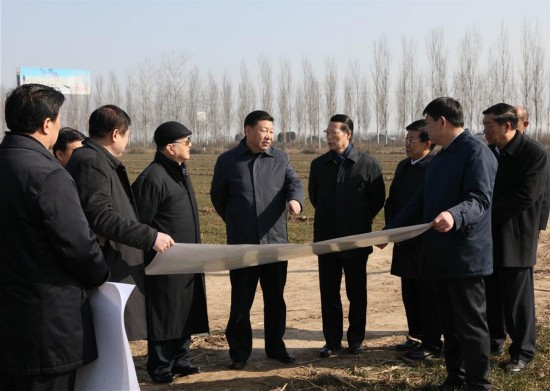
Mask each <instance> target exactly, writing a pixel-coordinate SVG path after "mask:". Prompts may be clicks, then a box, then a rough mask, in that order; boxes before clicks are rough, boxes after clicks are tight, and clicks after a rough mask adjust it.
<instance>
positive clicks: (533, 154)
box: [490, 132, 548, 267]
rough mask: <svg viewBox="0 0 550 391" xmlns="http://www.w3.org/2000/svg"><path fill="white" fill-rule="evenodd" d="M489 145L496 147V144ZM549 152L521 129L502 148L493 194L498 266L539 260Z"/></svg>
mask: <svg viewBox="0 0 550 391" xmlns="http://www.w3.org/2000/svg"><path fill="white" fill-rule="evenodd" d="M490 148H491V150H492V151H493V152H494V151H495V147H494V146H490ZM547 156H548V154H547V153H546V151H545V150H544V149H543V148H542V147H541V146H540V145H539V144H537V143H536V142H534V141H532V140H529V139H528V138H527V137H525V136H524V135H523V134H521V133H519V132H516V135H515V136H514V138H512V140H511V141H510V142H509V143H508V144H507V145H506V146H505V147H504V148H503V150H502V151H500V154H499V156H498V158H497V159H498V170H497V176H496V179H495V188H494V195H493V251H494V257H493V259H494V260H493V262H494V265H495V267H530V266H533V265H534V264H535V263H536V259H537V243H538V231H539V223H540V215H541V207H542V201H543V195H544V192H545V189H546V181H547V178H548V171H547V170H548V164H547Z"/></svg>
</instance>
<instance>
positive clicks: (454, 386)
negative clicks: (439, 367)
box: [422, 380, 466, 391]
mask: <svg viewBox="0 0 550 391" xmlns="http://www.w3.org/2000/svg"><path fill="white" fill-rule="evenodd" d="M465 385H466V383H465V382H463V381H462V382H460V381H449V380H445V381H444V382H443V383H441V384H440V385H438V386H437V385H429V386H426V387H424V388H423V389H422V390H423V391H458V390H463V389H464V387H465Z"/></svg>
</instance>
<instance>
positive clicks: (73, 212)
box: [0, 132, 109, 376]
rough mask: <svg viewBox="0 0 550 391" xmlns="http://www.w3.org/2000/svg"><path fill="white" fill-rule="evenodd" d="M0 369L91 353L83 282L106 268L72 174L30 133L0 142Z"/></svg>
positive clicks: (51, 363) (94, 280) (52, 365)
mask: <svg viewBox="0 0 550 391" xmlns="http://www.w3.org/2000/svg"><path fill="white" fill-rule="evenodd" d="M0 222H1V224H0V248H1V249H2V250H1V251H0V336H1V337H0V374H1V375H15V376H36V375H54V374H60V373H64V372H68V371H72V370H74V369H76V368H78V367H81V366H83V365H84V364H87V363H89V362H91V361H93V360H94V359H95V358H96V357H97V349H96V342H95V334H94V326H93V321H92V312H91V308H90V304H89V302H88V296H87V292H86V289H87V288H92V287H96V286H98V285H101V284H102V283H103V282H104V281H105V280H107V278H108V276H109V270H108V268H107V265H106V264H105V260H104V258H103V254H102V253H101V250H100V248H99V245H98V244H97V241H96V237H95V235H94V234H93V232H92V230H91V229H90V227H89V225H88V222H87V221H86V217H85V216H84V213H83V211H82V208H81V206H80V201H79V199H78V194H77V191H76V187H75V184H74V181H73V180H72V178H71V176H70V175H69V173H67V171H65V170H64V169H63V168H62V167H61V165H60V164H59V163H58V162H57V160H56V159H55V158H54V157H53V155H52V154H51V153H49V152H48V151H47V150H46V149H45V148H44V146H43V145H42V144H40V143H39V142H38V141H37V140H36V139H34V138H32V137H30V136H28V135H26V134H21V133H13V132H12V133H8V134H6V136H5V137H4V140H3V141H2V144H1V145H0Z"/></svg>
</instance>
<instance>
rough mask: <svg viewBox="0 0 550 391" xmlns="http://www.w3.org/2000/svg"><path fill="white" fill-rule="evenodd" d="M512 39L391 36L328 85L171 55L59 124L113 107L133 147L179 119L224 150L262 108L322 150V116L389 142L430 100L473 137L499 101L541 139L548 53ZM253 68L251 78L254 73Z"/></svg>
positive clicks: (82, 103) (304, 65)
mask: <svg viewBox="0 0 550 391" xmlns="http://www.w3.org/2000/svg"><path fill="white" fill-rule="evenodd" d="M516 38H517V41H518V44H517V46H516V47H514V48H513V47H511V39H510V36H509V34H508V31H507V29H506V28H505V27H504V25H503V27H502V28H501V31H500V34H499V36H498V39H497V40H496V42H492V43H491V42H489V43H488V46H487V47H486V48H485V50H484V46H483V45H484V43H483V39H482V37H481V34H480V32H479V30H478V29H476V28H469V29H468V30H467V31H466V33H465V34H464V36H463V38H462V39H461V40H460V42H459V43H458V45H457V47H456V48H455V49H454V50H451V51H449V50H448V48H447V46H446V44H445V36H444V30H443V29H435V30H432V31H431V32H430V33H429V34H428V35H427V37H426V39H425V42H424V48H422V47H421V46H420V45H419V43H418V42H415V40H413V39H412V38H408V37H403V38H402V40H401V48H400V51H399V52H398V53H392V51H391V49H390V45H389V41H388V37H387V36H382V37H380V38H379V39H376V40H375V41H374V43H373V45H372V56H370V58H371V63H369V64H366V63H361V62H359V61H358V60H350V61H349V64H348V66H347V68H346V69H345V71H344V74H343V75H341V74H339V72H338V69H337V64H336V60H335V58H334V57H333V56H331V57H327V58H326V59H325V63H324V77H321V76H319V75H320V72H318V70H316V69H315V67H314V65H313V64H312V62H311V60H310V59H309V58H308V57H304V58H302V59H301V62H300V64H299V65H300V66H299V68H298V69H299V70H296V69H295V68H293V66H292V64H291V62H290V61H289V60H288V59H286V58H281V59H279V60H278V61H274V60H273V59H270V58H269V57H266V56H260V57H258V62H257V64H250V63H246V62H244V61H242V62H241V65H240V74H239V75H238V78H237V77H235V79H233V78H232V77H231V76H230V75H229V74H228V73H225V74H223V75H221V76H220V75H214V74H213V73H212V72H208V73H205V72H202V71H201V70H200V68H199V67H198V66H196V65H195V66H190V65H189V62H190V61H189V60H190V58H189V56H188V55H185V54H179V53H169V54H166V55H164V56H163V57H162V58H161V59H160V61H159V63H154V62H152V61H150V60H147V59H146V60H144V61H142V62H141V63H139V64H138V65H137V66H136V67H135V68H134V69H132V70H131V71H129V72H128V74H127V79H126V80H125V83H124V86H122V84H121V83H120V81H119V80H118V78H117V76H116V75H115V73H114V72H110V73H109V74H108V75H107V76H103V75H97V76H95V78H94V81H93V86H92V89H93V93H92V95H91V96H76V95H71V96H68V99H67V103H66V105H65V107H64V119H63V123H64V124H65V125H67V126H73V127H77V128H79V129H81V130H84V131H86V128H87V118H88V116H89V113H90V112H91V111H92V110H93V108H95V107H98V106H100V105H103V104H107V103H113V104H117V105H119V106H121V107H123V108H124V109H126V110H127V111H128V113H129V114H130V116H131V118H132V121H133V127H132V131H133V136H132V140H133V143H134V144H136V143H137V144H141V145H144V146H146V145H148V144H149V143H150V141H151V140H152V132H153V130H154V129H155V128H156V127H157V126H158V125H159V124H160V123H162V122H164V121H167V120H175V121H181V122H183V123H185V124H186V125H187V126H189V127H190V128H191V129H192V130H193V131H194V133H195V136H194V139H195V142H199V143H204V144H215V145H222V144H225V143H227V142H228V141H232V140H234V139H235V135H236V134H238V133H240V132H241V129H242V123H243V121H244V117H245V116H246V114H248V113H249V112H250V111H252V110H255V109H263V110H267V111H269V112H271V113H272V114H273V115H274V116H275V117H276V127H277V128H278V130H280V131H281V132H282V133H283V134H284V135H285V139H286V140H294V138H290V137H288V133H289V132H294V135H293V136H295V137H296V140H297V142H299V143H301V144H303V143H312V144H319V145H320V143H321V139H322V137H321V129H323V127H324V126H326V125H325V124H326V122H327V120H328V118H329V117H330V116H331V115H333V114H335V113H342V112H343V113H346V114H348V115H350V116H351V117H352V118H353V120H354V122H355V124H356V135H357V137H361V138H366V137H368V138H371V137H372V138H376V139H377V140H381V139H382V140H384V139H385V140H386V141H387V137H386V138H383V137H382V138H381V137H380V136H387V135H388V134H391V135H395V136H400V133H402V132H403V128H404V127H405V126H406V125H407V124H408V123H410V122H412V121H413V120H415V119H418V118H421V112H422V109H423V108H424V107H425V105H426V103H428V102H429V101H430V100H432V99H433V98H436V97H439V96H452V97H454V98H456V99H458V100H460V101H461V103H462V104H463V107H464V111H465V121H466V126H467V127H470V128H471V129H473V130H474V131H478V130H480V128H481V125H480V120H481V115H480V113H481V111H482V110H483V109H484V108H486V107H488V106H490V105H492V104H494V103H498V102H507V103H511V104H522V105H525V106H527V107H528V108H529V110H530V112H531V123H532V127H531V132H534V134H535V136H537V137H538V136H539V135H540V134H541V133H543V129H546V130H548V128H549V127H550V69H549V67H548V65H547V62H545V58H546V56H547V53H546V48H545V47H544V46H543V43H542V42H543V41H542V39H541V35H540V32H539V30H538V27H537V26H536V25H532V24H528V23H527V22H526V21H525V22H524V23H523V25H522V28H521V37H516ZM422 49H424V50H422ZM395 54H397V55H395ZM394 59H397V61H394ZM482 59H486V60H483V62H482ZM451 64H452V65H451ZM254 65H257V68H255V70H256V72H251V70H250V69H251V68H252V67H253V66H254ZM237 79H238V81H235V80H237ZM3 90H4V91H2V94H1V95H2V99H4V97H5V88H3ZM2 123H3V121H2Z"/></svg>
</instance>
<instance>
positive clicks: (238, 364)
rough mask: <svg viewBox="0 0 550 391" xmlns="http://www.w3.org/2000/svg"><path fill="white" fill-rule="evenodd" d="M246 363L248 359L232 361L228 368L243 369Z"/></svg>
mask: <svg viewBox="0 0 550 391" xmlns="http://www.w3.org/2000/svg"><path fill="white" fill-rule="evenodd" d="M245 365H246V361H231V363H230V364H229V365H227V368H229V369H235V370H239V369H243V368H244V366H245Z"/></svg>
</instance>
